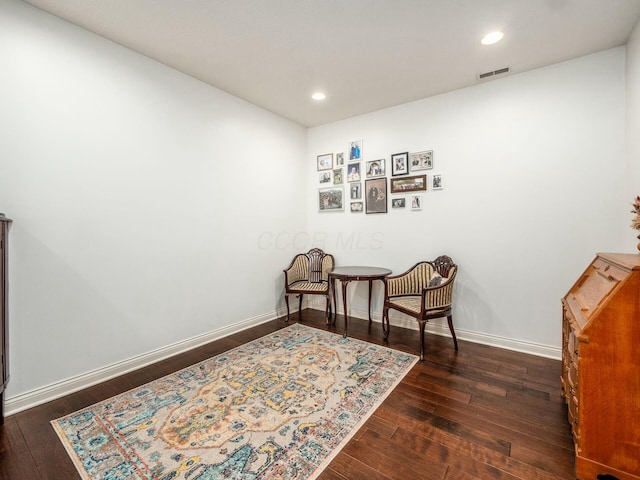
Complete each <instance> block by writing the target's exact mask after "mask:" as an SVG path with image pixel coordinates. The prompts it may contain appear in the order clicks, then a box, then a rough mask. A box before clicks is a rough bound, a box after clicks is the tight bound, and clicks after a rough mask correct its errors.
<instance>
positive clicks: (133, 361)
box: [5, 305, 298, 416]
mask: <svg viewBox="0 0 640 480" xmlns="http://www.w3.org/2000/svg"><path fill="white" fill-rule="evenodd" d="M297 311H298V308H297V305H296V306H295V307H294V308H292V309H291V312H292V313H293V312H297ZM286 313H287V310H286V308H282V309H278V310H274V311H272V312H270V313H267V314H264V315H258V316H257V317H253V318H249V319H247V320H243V321H241V322H238V323H234V324H232V325H228V326H226V327H222V328H218V329H216V330H212V331H210V332H207V333H204V334H202V335H198V336H195V337H192V338H189V339H187V340H182V341H180V342H176V343H174V344H171V345H167V346H166V347H162V348H158V349H156V350H152V351H150V352H147V353H143V354H142V355H138V356H136V357H133V358H129V359H127V360H123V361H121V362H118V363H114V364H112V365H108V366H106V367H103V368H99V369H97V370H93V371H91V372H87V373H83V374H82V375H78V376H75V377H72V378H68V379H66V380H62V381H60V382H56V383H53V384H51V385H47V386H45V387H41V388H37V389H35V390H31V391H29V392H25V393H21V394H19V395H15V396H12V397H7V398H6V401H5V415H7V416H9V415H13V414H14V413H18V412H21V411H23V410H27V409H29V408H32V407H35V406H38V405H41V404H43V403H46V402H50V401H51V400H55V399H56V398H60V397H64V396H65V395H69V394H71V393H74V392H77V391H79V390H83V389H85V388H88V387H91V386H92V385H96V384H98V383H102V382H104V381H106V380H110V379H112V378H115V377H118V376H120V375H124V374H125V373H129V372H132V371H133V370H137V369H138V368H142V367H146V366H147V365H150V364H152V363H155V362H159V361H161V360H164V359H166V358H169V357H172V356H174V355H177V354H179V353H183V352H186V351H189V350H192V349H194V348H197V347H200V346H202V345H205V344H207V343H210V342H213V341H214V340H218V339H220V338H223V337H226V336H228V335H232V334H234V333H237V332H240V331H242V330H246V329H247V328H251V327H254V326H256V325H260V324H262V323H266V322H269V321H271V320H275V319H276V318H278V317H281V316H283V315H286Z"/></svg>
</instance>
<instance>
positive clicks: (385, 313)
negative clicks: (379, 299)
mask: <svg viewBox="0 0 640 480" xmlns="http://www.w3.org/2000/svg"><path fill="white" fill-rule="evenodd" d="M382 332H383V333H384V339H385V340H386V339H387V338H389V333H390V332H391V329H390V328H389V307H384V308H383V309H382Z"/></svg>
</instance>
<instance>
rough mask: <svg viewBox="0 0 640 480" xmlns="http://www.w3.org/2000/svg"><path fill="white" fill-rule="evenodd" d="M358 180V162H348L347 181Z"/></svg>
mask: <svg viewBox="0 0 640 480" xmlns="http://www.w3.org/2000/svg"><path fill="white" fill-rule="evenodd" d="M359 181H360V162H358V163H350V164H349V167H348V168H347V182H359Z"/></svg>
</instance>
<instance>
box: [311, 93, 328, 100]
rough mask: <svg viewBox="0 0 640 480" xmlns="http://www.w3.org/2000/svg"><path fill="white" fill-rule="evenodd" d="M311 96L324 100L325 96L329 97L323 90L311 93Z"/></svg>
mask: <svg viewBox="0 0 640 480" xmlns="http://www.w3.org/2000/svg"><path fill="white" fill-rule="evenodd" d="M311 98H313V99H314V100H324V99H325V98H327V96H326V95H325V94H324V93H322V92H316V93H314V94H313V95H311Z"/></svg>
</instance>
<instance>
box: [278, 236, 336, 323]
mask: <svg viewBox="0 0 640 480" xmlns="http://www.w3.org/2000/svg"><path fill="white" fill-rule="evenodd" d="M333 264H334V260H333V255H331V254H329V253H325V252H323V251H322V250H321V249H319V248H312V249H311V250H309V251H308V252H307V253H299V254H298V255H296V256H295V257H294V259H293V260H292V261H291V264H290V265H289V266H288V267H287V268H286V269H285V270H284V288H285V292H284V301H285V303H286V304H287V322H288V321H289V295H298V297H299V299H300V300H299V306H298V315H299V318H302V316H301V311H302V297H303V295H305V294H307V295H323V296H324V297H326V299H327V306H326V308H325V313H326V315H327V319H328V318H329V313H330V308H331V302H330V301H329V272H330V271H331V270H333Z"/></svg>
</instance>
